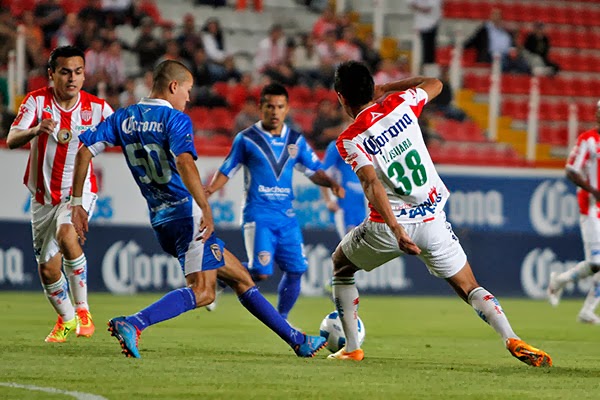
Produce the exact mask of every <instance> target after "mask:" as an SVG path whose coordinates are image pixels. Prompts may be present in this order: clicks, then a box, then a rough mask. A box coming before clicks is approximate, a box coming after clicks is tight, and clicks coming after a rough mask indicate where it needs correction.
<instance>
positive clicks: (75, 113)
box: [11, 87, 113, 205]
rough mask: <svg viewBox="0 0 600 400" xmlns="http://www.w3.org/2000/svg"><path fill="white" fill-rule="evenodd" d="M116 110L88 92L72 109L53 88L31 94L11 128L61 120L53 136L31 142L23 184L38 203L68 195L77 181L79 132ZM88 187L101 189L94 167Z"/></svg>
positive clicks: (87, 188)
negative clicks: (59, 100)
mask: <svg viewBox="0 0 600 400" xmlns="http://www.w3.org/2000/svg"><path fill="white" fill-rule="evenodd" d="M112 113H113V110H112V108H111V107H110V105H108V103H106V102H105V101H104V100H102V99H100V98H98V97H96V96H93V95H91V94H89V93H86V92H84V91H81V92H79V99H78V100H77V103H76V104H75V105H74V106H73V107H72V108H71V109H69V110H65V109H63V108H61V107H60V106H59V105H58V104H57V103H56V101H55V99H54V92H53V89H52V88H51V87H46V88H42V89H38V90H35V91H33V92H31V93H29V94H27V96H26V97H25V99H23V103H21V107H20V108H19V113H18V114H17V117H16V118H15V120H14V122H13V124H12V126H11V128H17V129H29V128H31V127H33V126H35V125H37V124H38V123H40V122H41V121H42V120H43V119H47V118H52V119H53V120H54V121H56V122H57V126H56V129H55V130H54V132H53V133H52V134H51V135H46V134H42V135H39V136H37V137H35V138H34V139H32V140H31V142H30V143H31V149H30V150H29V160H28V162H27V169H26V171H25V177H24V178H23V183H24V184H25V186H27V188H28V189H29V191H30V192H31V194H32V195H33V196H35V199H36V201H37V202H38V203H40V204H53V205H56V204H59V203H60V202H61V199H62V200H64V199H65V198H66V196H67V195H68V194H69V193H70V190H71V185H72V184H73V169H74V164H75V155H76V154H77V150H78V149H79V135H80V134H81V133H82V132H84V131H85V130H86V129H88V128H90V127H92V126H95V125H97V124H98V123H100V122H101V121H103V120H104V119H105V118H106V117H108V116H109V115H110V114H112ZM84 190H85V191H88V192H89V191H91V192H93V193H96V192H97V187H96V177H95V176H94V172H93V169H92V168H91V166H90V169H89V170H88V175H87V177H86V180H85V186H84Z"/></svg>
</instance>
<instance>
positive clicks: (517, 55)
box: [502, 47, 531, 74]
mask: <svg viewBox="0 0 600 400" xmlns="http://www.w3.org/2000/svg"><path fill="white" fill-rule="evenodd" d="M502 72H508V73H515V74H531V67H530V66H529V63H528V62H527V59H526V58H525V56H524V55H523V52H522V50H521V49H520V48H518V47H511V48H510V49H509V50H508V53H507V54H505V55H504V56H503V57H502Z"/></svg>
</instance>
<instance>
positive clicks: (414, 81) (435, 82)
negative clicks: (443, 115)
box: [374, 76, 444, 101]
mask: <svg viewBox="0 0 600 400" xmlns="http://www.w3.org/2000/svg"><path fill="white" fill-rule="evenodd" d="M443 86H444V85H443V83H442V81H440V80H439V79H437V78H428V77H425V76H414V77H411V78H406V79H401V80H399V81H394V82H389V83H384V84H383V85H377V86H375V93H374V98H375V99H378V98H380V97H381V96H383V95H385V94H386V93H390V92H401V91H404V90H408V89H410V88H413V87H419V88H421V89H423V90H424V91H426V92H427V97H428V99H429V101H431V100H433V99H434V98H435V97H437V95H439V94H440V92H441V91H442V87H443Z"/></svg>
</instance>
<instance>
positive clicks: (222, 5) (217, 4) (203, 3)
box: [194, 0, 227, 7]
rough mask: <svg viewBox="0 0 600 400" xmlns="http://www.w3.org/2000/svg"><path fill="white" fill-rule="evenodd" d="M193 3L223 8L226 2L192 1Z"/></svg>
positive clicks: (224, 0)
mask: <svg viewBox="0 0 600 400" xmlns="http://www.w3.org/2000/svg"><path fill="white" fill-rule="evenodd" d="M194 3H196V4H202V5H206V6H213V7H225V6H226V5H227V0H194Z"/></svg>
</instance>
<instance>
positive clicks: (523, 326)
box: [0, 290, 600, 400]
mask: <svg viewBox="0 0 600 400" xmlns="http://www.w3.org/2000/svg"><path fill="white" fill-rule="evenodd" d="M229 293H230V292H229ZM159 297H160V294H153V295H148V294H145V295H136V296H112V295H108V294H96V293H93V294H91V295H90V303H91V306H92V312H93V316H94V319H95V322H96V327H97V330H96V334H95V335H94V337H92V338H90V339H84V338H76V337H74V335H73V337H70V338H69V341H68V342H67V343H64V344H47V343H44V337H45V336H46V334H48V332H49V331H50V329H51V328H52V325H53V323H54V316H53V312H52V310H51V308H50V306H49V304H48V303H47V301H46V299H45V297H44V296H43V294H42V293H41V290H40V292H39V293H15V292H0V315H1V319H0V321H1V323H0V335H1V336H0V337H1V340H0V399H65V398H73V397H72V396H69V395H65V394H64V392H62V393H48V392H40V391H34V390H27V389H24V388H19V387H14V385H15V384H18V385H28V387H41V388H55V389H59V390H61V391H69V392H80V393H87V394H89V395H92V394H93V395H96V396H103V397H104V398H107V399H127V398H136V399H196V398H197V399H227V400H233V399H386V400H391V399H460V400H464V399H486V400H491V399H561V400H565V399H578V400H580V399H596V398H598V396H600V395H599V394H598V393H599V391H598V389H599V388H600V380H599V378H600V346H599V345H598V339H599V336H600V335H599V333H600V327H598V326H589V325H582V324H579V323H577V322H576V321H575V317H576V314H577V311H578V309H579V307H580V305H581V301H582V300H568V301H564V302H563V303H561V305H560V307H559V308H557V309H553V308H551V307H550V306H549V305H548V304H547V303H546V302H542V301H533V300H522V299H519V300H516V299H500V301H501V303H502V305H503V307H504V310H505V312H506V313H507V314H508V316H509V318H510V320H511V323H512V325H513V327H514V329H515V330H516V332H517V333H518V334H520V335H521V337H522V338H523V339H525V340H527V341H528V342H530V343H531V344H533V345H535V346H538V347H541V348H543V349H544V350H546V351H547V352H548V353H550V354H551V355H552V357H553V359H554V367H552V368H546V369H538V368H532V367H528V366H526V365H525V364H522V363H521V362H519V361H518V360H517V359H515V358H513V357H512V356H511V355H510V354H509V353H508V352H507V351H506V350H505V349H504V347H503V345H502V343H501V341H500V339H499V338H498V336H497V335H496V334H495V332H494V331H493V330H492V329H491V328H490V327H489V326H487V325H486V324H485V323H484V322H483V321H481V320H480V319H479V318H478V317H477V316H476V315H475V313H474V312H473V310H472V309H471V308H470V307H469V306H467V305H466V304H464V303H462V302H461V301H460V300H459V299H458V298H452V297H439V298H434V297H401V296H395V297H376V296H368V295H365V296H363V297H362V298H361V309H360V315H361V318H362V320H363V321H364V323H365V327H366V340H365V343H364V345H363V348H364V350H365V360H364V361H363V362H361V363H354V362H350V363H348V362H340V361H336V360H327V359H326V356H327V354H328V352H327V350H322V351H321V352H320V353H319V354H318V355H317V357H315V358H313V359H300V358H297V357H296V356H295V355H294V353H293V352H292V350H291V349H290V348H289V347H288V346H287V345H286V344H285V343H283V341H281V340H280V339H279V338H278V337H277V336H276V335H275V334H274V333H272V332H270V331H269V330H268V329H267V328H266V327H264V326H263V325H262V324H261V323H260V322H258V321H257V320H255V319H254V318H253V317H252V316H251V315H250V314H249V313H248V312H246V310H245V309H244V308H243V307H242V306H241V305H240V304H239V303H238V302H237V299H236V298H235V297H234V296H233V295H231V294H228V295H225V296H223V297H222V298H221V299H220V302H219V307H218V308H217V310H216V311H215V312H213V313H209V312H207V311H205V310H203V309H200V310H195V311H192V312H189V313H187V314H185V315H182V316H180V317H179V318H176V319H173V320H170V321H166V322H163V323H162V324H159V325H156V326H153V327H151V328H150V329H148V330H147V331H145V332H144V334H143V335H142V338H141V341H140V351H141V354H142V358H141V359H127V358H125V357H124V356H123V355H122V354H121V353H120V347H119V345H118V343H117V341H116V339H114V338H113V337H111V336H110V335H109V333H108V332H107V331H106V321H107V320H108V319H109V318H110V317H113V316H117V315H122V314H129V313H133V312H135V311H137V310H139V309H140V308H143V307H144V306H146V305H147V304H149V303H150V302H152V301H154V300H155V299H157V298H159ZM269 299H270V300H271V301H273V300H274V298H273V297H269ZM332 310H333V305H332V303H331V302H330V301H329V300H328V299H326V298H306V297H303V298H300V300H299V301H298V304H297V305H296V308H295V309H294V310H293V312H292V315H291V319H292V322H293V323H294V324H295V325H297V326H300V327H302V328H303V329H305V330H306V331H307V332H309V333H316V332H317V331H318V328H319V324H320V322H321V319H322V318H323V317H324V316H325V315H326V314H327V313H328V312H330V311H332ZM2 384H4V386H2ZM6 384H11V385H13V386H12V387H7V386H6ZM82 398H85V397H82ZM88 398H93V397H88Z"/></svg>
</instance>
